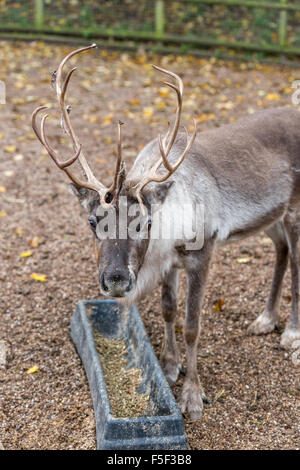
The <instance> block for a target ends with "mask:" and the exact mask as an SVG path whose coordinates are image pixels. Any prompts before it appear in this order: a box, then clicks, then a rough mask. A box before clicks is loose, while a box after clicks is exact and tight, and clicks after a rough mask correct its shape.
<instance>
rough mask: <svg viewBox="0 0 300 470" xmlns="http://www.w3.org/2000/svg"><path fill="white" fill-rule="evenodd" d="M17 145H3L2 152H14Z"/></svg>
mask: <svg viewBox="0 0 300 470" xmlns="http://www.w3.org/2000/svg"><path fill="white" fill-rule="evenodd" d="M16 149H17V147H16V146H15V145H6V147H4V149H3V150H4V152H8V153H14V152H15V151H16Z"/></svg>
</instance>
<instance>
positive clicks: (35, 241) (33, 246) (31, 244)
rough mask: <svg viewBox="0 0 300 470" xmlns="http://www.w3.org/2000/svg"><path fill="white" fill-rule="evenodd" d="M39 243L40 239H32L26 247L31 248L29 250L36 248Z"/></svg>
mask: <svg viewBox="0 0 300 470" xmlns="http://www.w3.org/2000/svg"><path fill="white" fill-rule="evenodd" d="M40 243H41V239H40V238H39V237H33V238H32V239H31V240H29V242H28V245H29V246H31V248H38V246H39V244H40Z"/></svg>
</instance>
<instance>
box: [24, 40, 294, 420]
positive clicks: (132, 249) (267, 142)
mask: <svg viewBox="0 0 300 470" xmlns="http://www.w3.org/2000/svg"><path fill="white" fill-rule="evenodd" d="M94 47H96V45H95V44H93V45H91V46H88V47H84V48H81V49H78V50H75V51H74V52H72V53H70V54H69V55H68V56H67V57H65V58H64V59H63V61H62V62H61V64H60V65H59V67H58V70H57V72H56V76H55V79H56V81H55V86H56V92H57V97H58V102H59V106H60V109H61V113H62V122H63V127H64V129H65V130H66V132H67V134H68V135H69V136H70V138H71V141H72V144H73V149H74V154H73V155H72V156H71V157H69V158H68V159H65V160H62V159H60V158H59V156H58V154H57V152H56V151H55V150H54V149H53V148H52V147H51V146H50V144H49V142H48V140H47V138H46V131H45V121H46V118H47V116H48V115H45V116H43V118H42V120H41V124H40V126H39V125H38V122H37V115H38V113H40V111H42V110H43V109H45V106H42V107H39V108H37V109H36V110H35V111H34V112H33V115H32V125H33V129H34V131H35V133H36V135H37V137H38V139H39V140H40V141H41V143H42V144H43V146H44V147H45V148H46V149H47V151H48V153H49V155H50V157H51V158H52V159H53V160H54V162H55V164H56V165H57V166H58V167H59V168H60V169H61V170H63V171H64V172H65V173H66V174H67V176H68V177H69V178H70V180H71V186H72V189H73V191H74V192H75V194H76V195H77V196H78V198H79V201H80V203H81V204H82V206H83V207H84V208H85V209H86V211H87V213H88V214H89V223H90V225H91V229H92V231H93V233H94V234H95V240H96V244H97V247H98V248H97V249H98V269H99V285H100V291H101V293H102V294H103V295H104V296H110V297H115V298H119V300H120V301H123V302H125V303H127V305H128V304H130V303H133V302H136V301H137V300H138V299H139V298H141V297H142V296H144V295H146V294H147V293H148V292H150V291H151V290H152V289H153V288H154V287H155V286H156V285H157V284H158V282H159V280H160V279H161V280H162V314H163V318H164V322H165V341H164V348H163V351H162V354H161V357H160V361H161V365H162V368H163V370H164V373H165V375H166V377H167V379H168V381H169V382H170V383H174V382H175V381H176V380H177V378H178V374H179V372H180V370H181V361H180V355H179V351H178V347H177V344H176V338H175V330H174V324H175V318H176V309H177V307H176V297H177V275H178V274H177V273H178V268H183V269H185V271H186V275H187V280H188V292H187V307H186V310H187V311H186V318H185V328H184V337H185V344H186V362H187V369H186V375H185V379H184V384H183V390H182V395H181V400H180V407H181V410H182V412H183V413H187V414H188V415H189V416H190V418H191V419H193V420H195V419H199V417H200V416H201V413H202V408H203V401H205V400H207V399H206V397H205V394H204V390H203V388H202V385H201V382H200V380H199V377H198V374H197V345H198V337H199V333H200V323H201V322H200V312H201V305H202V301H203V296H204V289H205V283H206V280H207V276H208V271H209V266H210V262H211V259H212V255H213V253H214V250H215V249H216V248H217V247H218V246H222V245H224V244H226V243H229V242H232V241H235V240H241V239H243V238H244V237H247V236H250V235H253V234H255V233H257V232H259V231H261V230H263V231H265V232H266V233H267V235H268V236H269V237H270V238H271V239H272V240H273V242H274V245H275V250H276V263H275V270H274V275H273V280H272V286H271V292H270V295H269V298H268V301H267V304H266V307H265V309H264V311H263V312H262V313H261V314H260V315H259V316H258V318H257V319H256V320H255V321H254V322H253V323H252V324H251V325H250V327H249V331H250V332H251V333H253V334H257V335H260V334H266V333H269V332H271V331H273V330H274V328H275V327H276V325H277V323H278V315H279V303H280V296H281V288H282V281H283V277H284V274H285V271H286V268H287V264H288V260H290V264H291V274H292V313H291V317H290V319H289V321H288V322H287V325H286V328H285V330H284V332H283V334H282V337H281V345H282V346H283V347H285V348H288V347H290V346H291V345H292V343H293V341H294V340H296V339H299V338H300V324H299V312H298V297H299V263H298V254H297V242H298V238H299V233H300V222H299V217H298V214H299V198H300V184H299V183H300V172H299V168H300V132H299V129H300V113H299V112H298V111H296V110H294V109H292V108H277V109H269V110H263V111H260V112H258V113H256V114H253V115H250V116H248V117H246V118H244V119H241V120H240V121H238V122H236V123H233V124H229V125H224V126H223V127H221V128H218V129H215V130H209V131H207V132H202V133H201V134H200V135H197V136H196V124H194V130H193V132H192V135H191V136H188V133H187V131H186V130H185V132H183V133H182V132H179V126H180V116H181V109H182V97H183V83H182V80H181V78H180V77H179V76H178V75H176V74H175V73H173V72H170V71H168V70H164V69H162V68H159V67H156V66H154V68H155V69H156V70H158V71H160V72H161V73H163V74H165V75H166V76H167V77H169V78H170V80H171V82H165V84H166V85H167V86H169V87H170V88H171V89H172V90H173V91H174V92H175V95H176V98H177V111H176V117H175V121H174V124H173V126H172V128H171V127H170V126H169V130H168V132H167V133H166V134H165V135H164V136H163V137H162V136H161V135H159V136H158V138H157V139H154V140H152V141H151V142H149V143H148V144H147V145H146V146H145V147H144V148H143V149H142V150H141V152H140V153H139V154H138V156H137V158H136V160H135V162H134V164H133V167H132V168H131V170H130V171H129V173H128V174H127V175H126V170H125V164H124V162H123V161H122V149H121V123H120V122H119V123H118V153H117V161H116V169H115V174H114V178H113V182H112V184H111V185H110V186H109V187H106V186H105V185H104V184H103V183H102V182H101V181H99V180H98V179H97V178H96V177H95V176H94V174H93V172H92V170H91V168H90V167H89V165H88V163H87V160H86V159H85V157H84V155H83V152H82V147H81V145H80V142H79V140H78V138H77V137H76V135H75V132H74V130H73V128H72V125H71V120H70V112H69V111H70V108H69V107H68V106H66V104H65V96H66V91H67V87H68V84H69V81H70V78H71V75H72V74H73V72H74V70H75V68H73V69H71V70H70V71H69V72H68V73H67V74H66V78H65V79H63V70H64V67H65V65H66V64H67V62H68V61H69V59H70V58H71V57H73V56H74V55H76V54H78V53H81V52H83V51H87V50H89V49H92V48H94ZM75 161H77V162H78V163H79V165H80V168H81V169H82V173H83V177H78V176H76V175H75V173H74V171H73V170H71V166H72V165H73V164H74V162H75ZM123 199H126V201H127V208H128V212H127V215H128V220H130V221H131V220H132V218H133V216H132V213H130V208H131V206H132V205H136V204H139V207H141V214H140V219H139V224H138V225H136V235H137V236H136V237H134V238H133V237H129V236H127V237H122V238H121V237H118V236H117V237H116V238H115V239H110V238H104V239H100V238H101V237H100V238H99V235H98V233H99V232H98V230H97V228H98V227H99V225H100V224H101V217H99V216H98V215H97V211H98V210H99V209H102V211H103V212H105V213H110V211H115V213H117V214H118V212H119V211H120V210H121V206H122V204H121V200H123ZM183 202H184V203H189V204H190V205H191V206H193V205H195V204H198V203H200V204H202V205H203V207H204V219H203V221H202V225H201V227H202V230H203V246H201V247H200V248H199V249H190V250H189V249H187V248H186V247H185V241H186V240H175V239H174V240H162V239H154V238H153V237H152V233H153V230H154V228H155V223H156V222H155V221H154V218H152V219H151V217H150V216H149V209H150V207H151V206H152V205H155V206H156V207H164V208H167V209H168V208H170V207H172V204H173V205H174V204H176V205H177V207H179V206H180V204H182V203H183ZM103 212H102V215H103ZM127 235H128V233H127Z"/></svg>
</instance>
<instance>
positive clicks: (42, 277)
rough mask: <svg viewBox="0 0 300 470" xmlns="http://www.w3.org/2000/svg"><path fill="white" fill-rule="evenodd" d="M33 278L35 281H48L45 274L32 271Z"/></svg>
mask: <svg viewBox="0 0 300 470" xmlns="http://www.w3.org/2000/svg"><path fill="white" fill-rule="evenodd" d="M30 277H31V279H34V280H35V281H40V282H46V281H47V277H46V275H45V274H39V273H32V274H30Z"/></svg>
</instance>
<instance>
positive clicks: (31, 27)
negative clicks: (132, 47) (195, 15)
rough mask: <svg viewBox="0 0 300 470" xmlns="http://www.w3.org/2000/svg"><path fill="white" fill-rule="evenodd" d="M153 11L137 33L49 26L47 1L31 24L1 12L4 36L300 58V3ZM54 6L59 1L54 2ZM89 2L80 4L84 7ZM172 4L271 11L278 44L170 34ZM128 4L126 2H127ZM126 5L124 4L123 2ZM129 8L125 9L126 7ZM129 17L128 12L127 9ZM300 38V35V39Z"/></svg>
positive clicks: (41, 1) (202, 2) (190, 0)
mask: <svg viewBox="0 0 300 470" xmlns="http://www.w3.org/2000/svg"><path fill="white" fill-rule="evenodd" d="M148 2H149V3H151V4H152V6H153V8H152V9H151V15H153V18H152V19H151V24H153V27H152V28H151V29H150V30H149V28H148V29H147V30H143V28H142V29H141V30H136V29H131V28H128V27H122V28H121V27H114V26H111V27H105V26H103V25H100V24H95V23H94V24H91V25H89V26H86V25H85V26H83V27H81V26H80V27H77V28H73V27H70V26H64V25H62V26H57V25H55V26H51V27H49V24H47V11H46V10H47V8H48V4H49V2H47V3H45V0H32V5H33V7H34V14H33V15H32V18H31V20H30V22H29V24H26V25H24V24H22V25H20V24H17V23H15V24H11V23H10V22H6V24H2V22H1V11H0V33H2V34H5V33H8V32H10V33H23V34H29V33H30V34H31V35H36V36H38V35H41V34H43V35H52V36H53V35H56V36H74V37H85V38H95V39H97V38H104V39H111V40H122V41H126V40H128V41H139V42H140V41H147V42H149V41H150V42H153V43H155V42H159V44H165V45H166V44H168V45H169V44H171V45H174V46H177V47H179V48H181V49H182V50H185V49H186V50H187V49H188V48H189V47H192V48H195V49H197V48H203V47H206V48H207V47H213V48H227V49H242V50H246V51H252V52H255V51H256V52H262V53H275V54H276V53H277V54H278V53H279V54H293V55H300V46H298V45H297V44H296V45H293V44H289V42H288V40H287V31H288V25H289V20H290V18H291V14H292V15H296V14H299V15H300V5H299V4H296V3H290V2H291V0H290V2H289V0H278V1H274V2H271V1H257V0H256V1H255V0H180V1H177V2H172V1H171V0H153V1H152V2H151V1H150V0H148ZM52 3H53V4H54V3H55V2H52ZM84 3H85V2H79V6H80V5H84ZM101 3H103V4H105V2H98V4H101ZM172 3H177V4H178V3H180V4H181V5H185V4H186V5H195V7H197V8H198V7H199V6H211V7H215V6H224V7H227V8H228V7H229V8H232V9H234V7H237V8H240V7H243V8H247V9H260V10H268V11H272V12H277V13H278V19H277V33H276V41H275V42H274V41H272V42H269V43H268V42H266V41H263V42H260V43H259V42H256V41H255V42H252V41H249V40H234V39H233V40H232V39H226V38H225V39H224V38H218V37H210V36H207V37H206V35H205V36H204V37H203V36H202V37H199V35H197V34H190V33H188V34H185V33H183V34H177V33H176V34H175V33H172V32H169V28H168V26H169V18H168V15H167V13H166V11H167V7H169V6H170V4H172ZM124 4H125V2H124ZM119 5H120V6H121V5H122V2H119ZM124 8H125V7H124ZM124 11H125V13H124V14H126V10H124ZM299 34H300V33H299ZM299 37H300V36H299Z"/></svg>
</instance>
